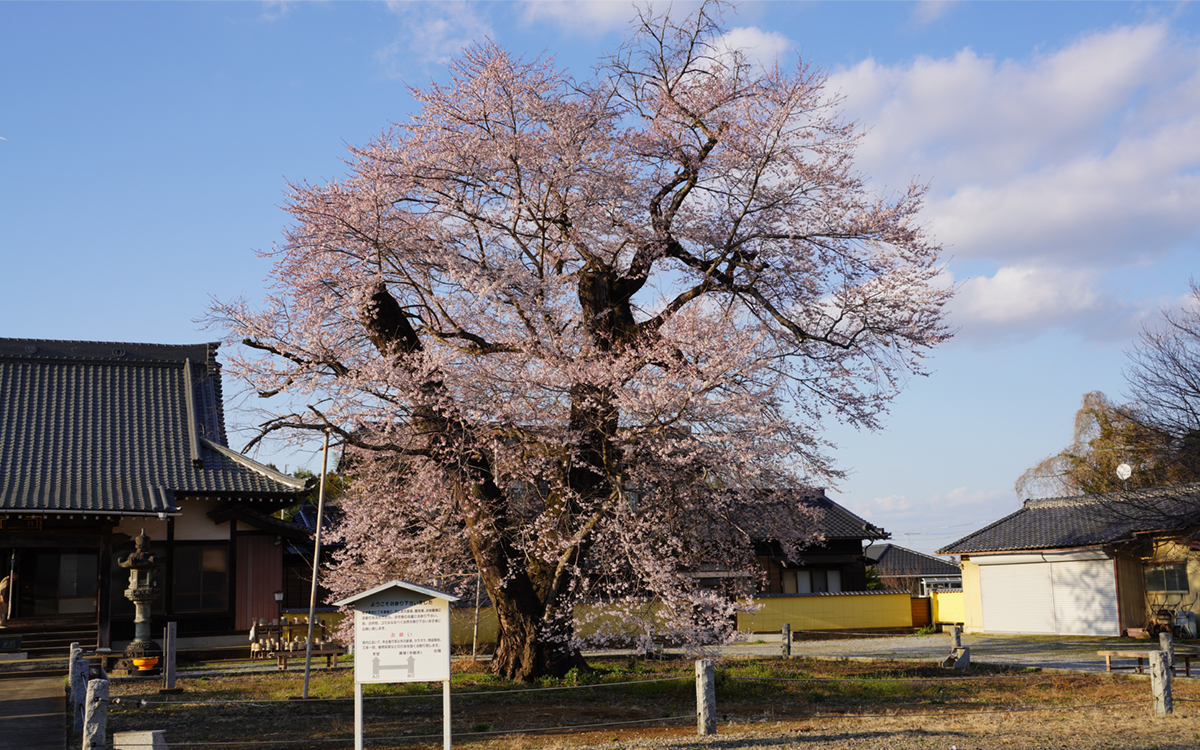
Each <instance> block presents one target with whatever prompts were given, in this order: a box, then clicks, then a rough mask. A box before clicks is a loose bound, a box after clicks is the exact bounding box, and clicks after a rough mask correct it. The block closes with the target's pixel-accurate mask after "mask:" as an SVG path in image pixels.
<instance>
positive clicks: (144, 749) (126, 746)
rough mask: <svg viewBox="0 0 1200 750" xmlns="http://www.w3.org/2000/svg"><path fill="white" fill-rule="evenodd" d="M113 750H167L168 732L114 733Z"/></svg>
mask: <svg viewBox="0 0 1200 750" xmlns="http://www.w3.org/2000/svg"><path fill="white" fill-rule="evenodd" d="M113 750H167V739H166V732H165V730H162V729H151V730H148V731H147V730H142V731H139V732H114V733H113Z"/></svg>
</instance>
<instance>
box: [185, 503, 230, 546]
mask: <svg viewBox="0 0 1200 750" xmlns="http://www.w3.org/2000/svg"><path fill="white" fill-rule="evenodd" d="M220 505H221V502H220V501H217V500H182V501H180V503H179V510H180V511H182V512H183V515H182V516H177V517H176V518H175V541H193V540H200V539H203V540H221V541H226V542H227V541H229V527H230V525H231V524H230V523H229V521H226V522H225V523H223V524H221V525H219V526H218V525H217V524H215V523H213V520H212V519H211V518H209V517H208V512H209V511H210V510H216V509H217V508H218V507H219V506H220Z"/></svg>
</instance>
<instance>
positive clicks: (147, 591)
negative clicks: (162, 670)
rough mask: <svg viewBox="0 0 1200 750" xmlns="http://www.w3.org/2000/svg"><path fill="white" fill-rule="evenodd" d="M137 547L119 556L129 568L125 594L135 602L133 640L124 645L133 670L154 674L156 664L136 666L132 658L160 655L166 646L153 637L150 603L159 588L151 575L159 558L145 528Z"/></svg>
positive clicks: (136, 541) (130, 667)
mask: <svg viewBox="0 0 1200 750" xmlns="http://www.w3.org/2000/svg"><path fill="white" fill-rule="evenodd" d="M134 545H135V549H134V551H133V552H131V553H130V554H129V555H127V556H126V557H125V558H124V559H122V560H118V561H117V565H120V566H121V567H122V568H128V569H129V587H128V588H126V589H125V598H126V599H128V600H129V601H131V602H133V606H134V616H133V642H132V643H130V644H129V645H128V646H126V647H125V658H126V660H129V661H128V663H127V664H125V665H122V666H125V668H126V669H129V670H130V671H134V670H137V671H140V673H141V674H154V673H157V671H158V670H157V669H156V668H154V666H151V667H150V668H149V669H147V668H144V667H142V668H139V667H135V666H134V664H133V663H132V661H131V660H133V659H149V658H155V657H161V656H162V653H163V650H162V646H159V645H158V644H157V643H155V642H154V640H153V639H152V638H151V637H150V603H151V602H153V601H154V600H155V599H156V598H158V595H159V593H161V592H160V590H159V588H158V587H157V586H155V585H154V583H153V581H152V580H151V576H152V575H153V573H154V569H155V568H157V567H158V561H157V560H156V559H155V556H154V555H153V554H151V553H150V537H148V536H146V531H145V529H143V530H142V533H140V534H138V535H137V536H136V537H135V538H134Z"/></svg>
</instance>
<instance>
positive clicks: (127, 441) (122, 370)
mask: <svg viewBox="0 0 1200 750" xmlns="http://www.w3.org/2000/svg"><path fill="white" fill-rule="evenodd" d="M216 351H217V344H196V345H187V346H172V345H160V344H132V343H116V342H81V341H43V340H34V339H0V513H3V512H10V513H11V512H27V513H28V512H33V513H69V512H95V513H133V514H153V513H172V512H175V511H176V510H177V505H176V500H177V499H178V498H180V497H185V496H192V497H229V498H233V497H237V498H244V499H251V498H254V499H273V500H285V499H290V498H293V497H294V496H295V495H297V494H298V493H300V492H302V491H303V489H304V486H305V483H304V480H301V479H295V478H293V477H289V476H286V475H284V474H281V473H279V472H276V471H274V470H272V469H270V468H268V467H266V466H263V465H261V464H259V463H257V462H255V461H253V460H252V459H249V458H247V457H245V456H242V455H241V454H239V453H237V452H236V451H232V450H230V449H229V448H228V447H226V438H225V420H224V413H223V410H222V403H221V377H220V367H219V366H218V365H217V362H216Z"/></svg>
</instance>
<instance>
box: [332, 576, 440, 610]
mask: <svg viewBox="0 0 1200 750" xmlns="http://www.w3.org/2000/svg"><path fill="white" fill-rule="evenodd" d="M392 589H399V590H401V591H410V592H415V593H417V594H423V595H425V596H432V597H434V598H436V599H445V600H446V601H448V602H456V601H458V597H457V596H455V595H454V594H447V593H446V592H445V591H438V590H437V589H431V588H428V587H426V586H418V585H417V584H415V583H409V582H408V581H399V580H397V581H389V582H388V583H384V584H382V585H379V586H376V587H375V588H373V589H369V590H367V591H364V592H362V593H361V594H355V595H354V596H351V597H349V598H347V599H342V600H341V601H337V602H334V603H333V604H334V606H337V607H347V606H350V605H352V604H354V603H355V602H358V601H362V600H363V599H370V598H373V597H375V596H377V595H379V594H382V593H385V592H387V591H391V590H392Z"/></svg>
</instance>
